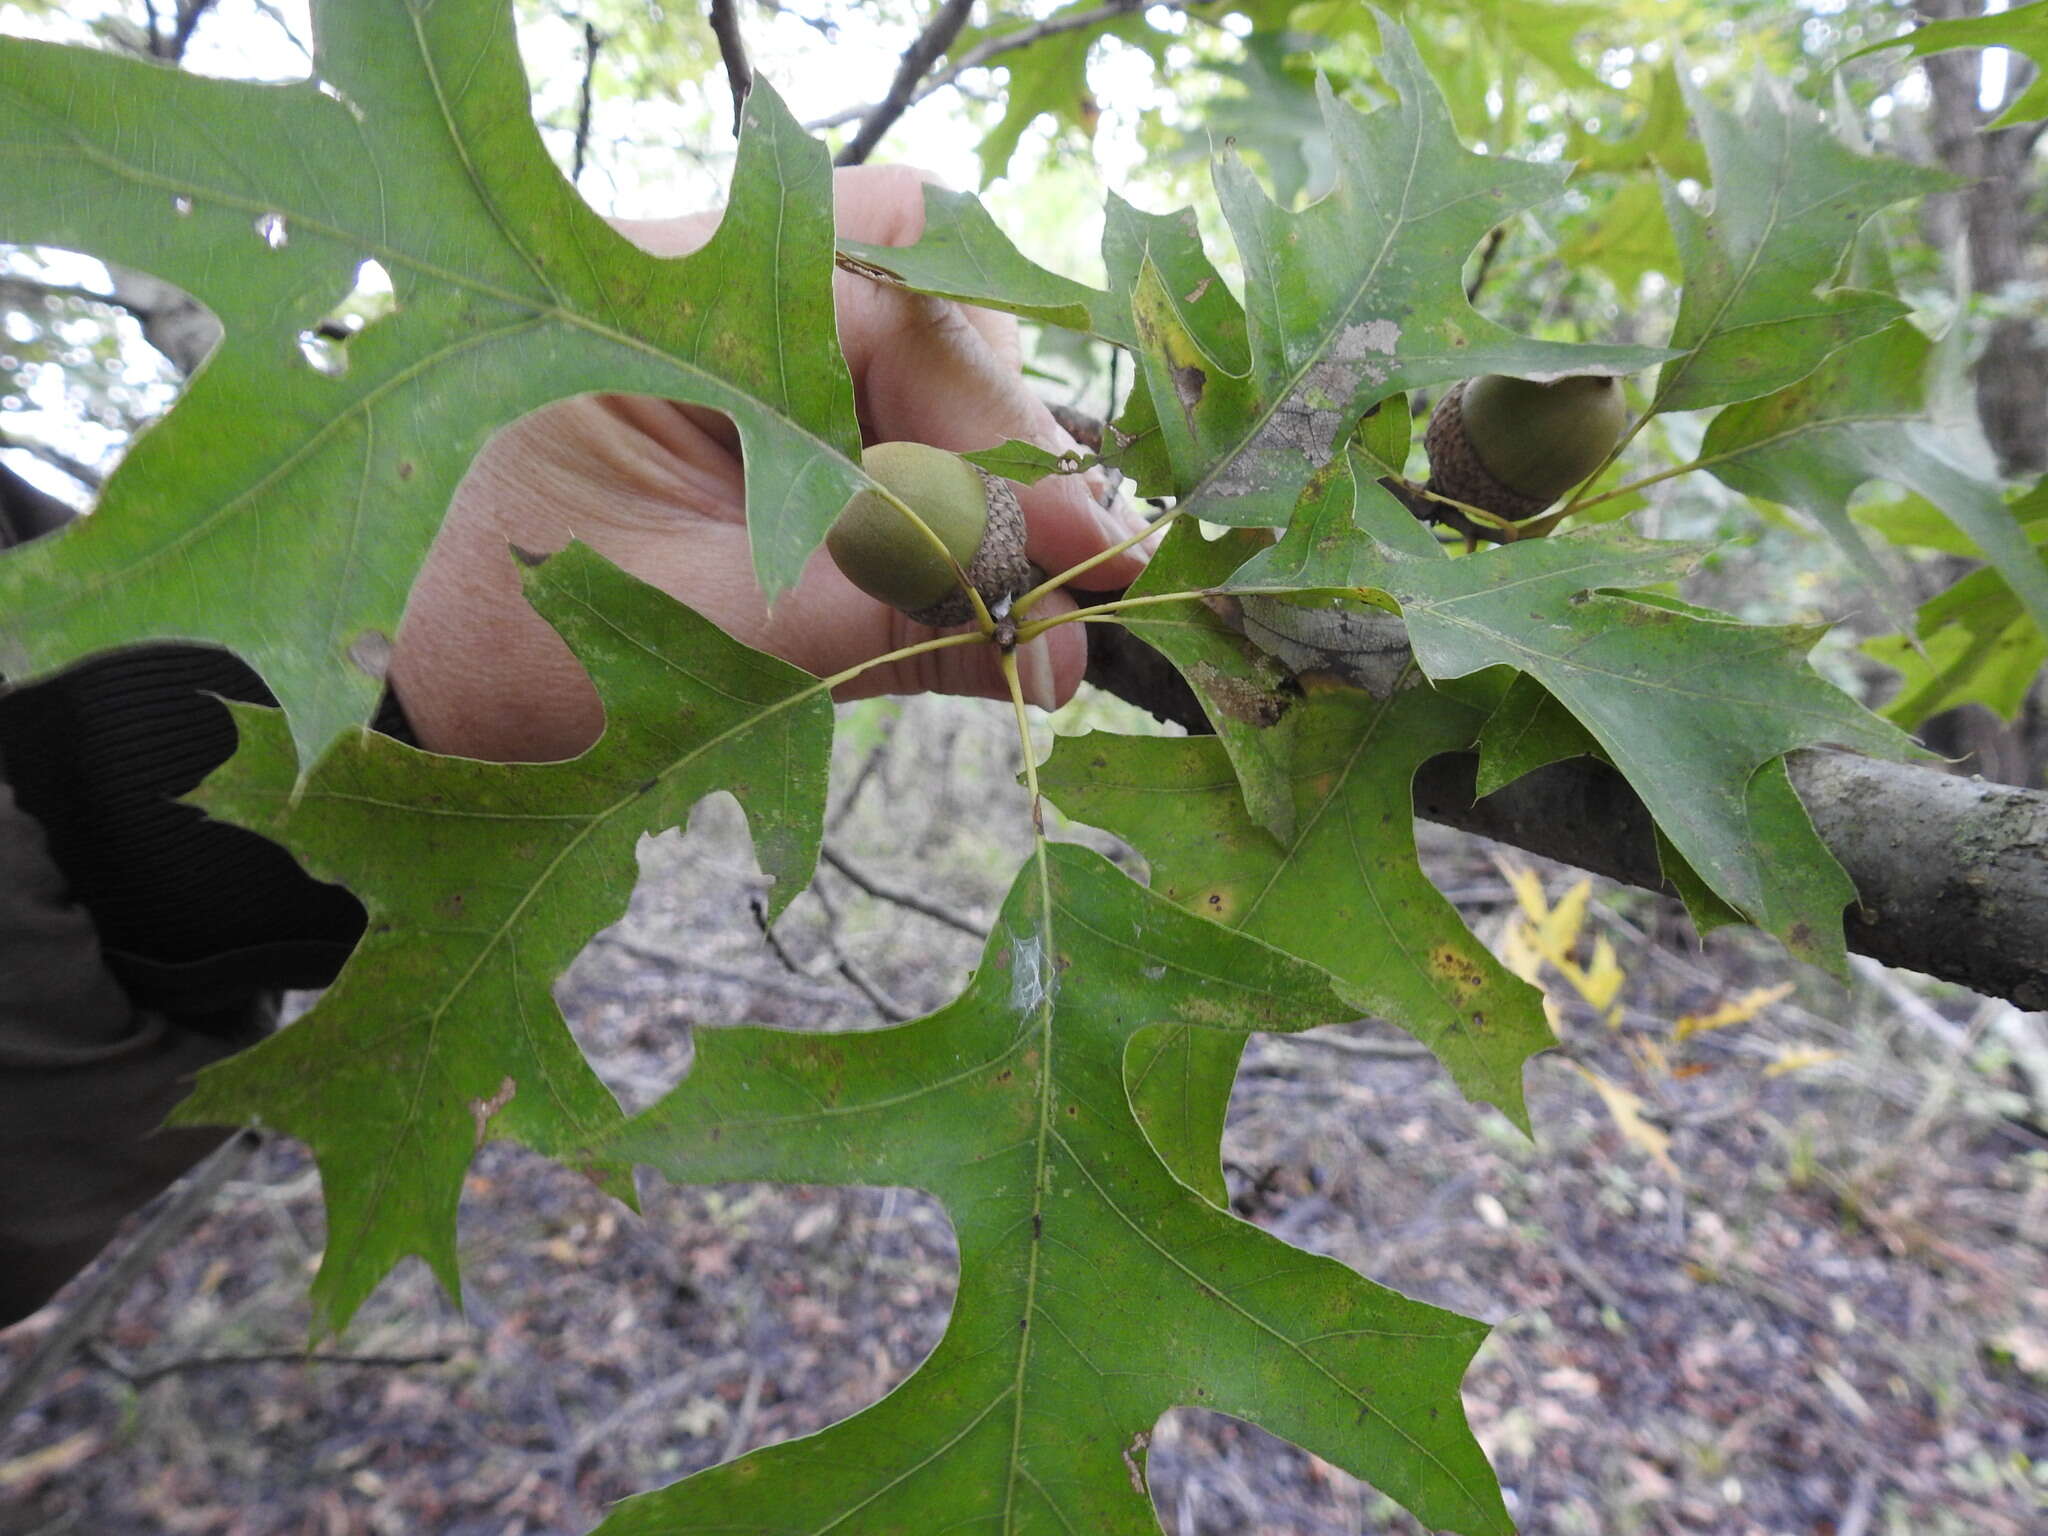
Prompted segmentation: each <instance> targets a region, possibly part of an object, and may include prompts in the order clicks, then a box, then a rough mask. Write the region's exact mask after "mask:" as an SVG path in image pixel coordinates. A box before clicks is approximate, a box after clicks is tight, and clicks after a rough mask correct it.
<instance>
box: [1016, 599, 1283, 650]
mask: <svg viewBox="0 0 2048 1536" xmlns="http://www.w3.org/2000/svg"><path fill="white" fill-rule="evenodd" d="M1218 590H1219V589H1218V588H1215V587H1196V588H1193V589H1191V590H1189V591H1186V592H1154V593H1152V594H1151V595H1149V596H1146V597H1120V598H1118V599H1116V601H1114V602H1109V603H1096V604H1095V605H1093V606H1092V607H1088V608H1076V609H1074V610H1073V611H1072V612H1070V613H1056V614H1054V615H1053V616H1052V617H1051V618H1049V619H1034V620H1033V621H1032V622H1031V623H1029V624H1019V625H1018V626H1017V643H1018V644H1019V645H1024V644H1026V643H1028V642H1030V641H1032V640H1036V639H1037V638H1038V637H1039V636H1040V635H1042V634H1044V633H1045V632H1046V631H1047V630H1048V629H1057V628H1059V626H1060V625H1062V624H1090V623H1095V622H1098V621H1103V620H1108V621H1115V620H1116V619H1117V618H1118V617H1119V616H1120V615H1121V614H1122V613H1123V611H1124V610H1125V609H1127V608H1150V607H1152V606H1154V605H1155V604H1158V603H1186V602H1193V601H1198V600H1200V599H1201V598H1205V597H1213V596H1214V595H1216V593H1217V591H1218ZM1317 590H1319V591H1320V590H1321V589H1320V588H1318V589H1317Z"/></svg>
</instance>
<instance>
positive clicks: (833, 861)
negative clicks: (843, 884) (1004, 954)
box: [818, 843, 988, 939]
mask: <svg viewBox="0 0 2048 1536" xmlns="http://www.w3.org/2000/svg"><path fill="white" fill-rule="evenodd" d="M818 857H819V858H821V859H822V860H824V861H825V862H826V863H827V864H829V865H831V866H832V868H834V869H835V870H837V871H838V872H839V873H840V874H841V875H842V876H843V877H845V879H846V880H847V882H848V883H849V884H852V885H855V886H858V887H859V888H860V889H861V890H863V891H865V892H866V893H867V894H868V895H870V896H872V897H874V898H875V900H877V901H886V902H888V903H889V904H890V905H891V906H897V907H902V908H903V909H904V910H905V911H907V912H915V913H917V914H918V915H919V916H920V917H928V918H930V919H931V920H932V921H933V922H935V923H944V924H945V925H946V926H947V927H948V928H957V929H958V930H959V931H960V932H962V933H964V934H967V935H969V936H970V937H972V938H977V939H985V938H987V937H988V930H987V929H986V928H984V927H982V926H981V924H979V923H976V922H970V921H969V920H968V919H966V918H964V917H962V916H961V915H960V914H959V913H957V912H955V911H953V910H952V909H951V908H949V907H943V906H941V905H939V903H937V902H935V901H926V900H925V899H924V898H923V897H922V896H919V895H918V894H916V893H915V892H914V891H906V890H904V889H903V888H902V887H901V886H893V885H889V884H886V883H885V882H883V881H881V880H877V879H876V878H875V877H874V876H873V875H870V874H868V873H866V872H865V871H863V870H861V869H859V868H857V867H856V866H855V865H853V864H852V863H850V862H849V861H848V860H847V857H846V855H845V854H843V853H841V852H840V851H839V850H838V849H837V848H834V847H833V846H832V845H831V844H830V843H826V844H825V845H824V846H823V847H821V848H820V849H819V850H818Z"/></svg>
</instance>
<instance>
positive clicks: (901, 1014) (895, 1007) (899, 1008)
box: [811, 885, 917, 1024]
mask: <svg viewBox="0 0 2048 1536" xmlns="http://www.w3.org/2000/svg"><path fill="white" fill-rule="evenodd" d="M811 894H812V895H813V896H814V897H816V898H817V901H818V905H819V906H820V907H822V908H823V909H824V912H825V947H826V949H828V950H830V951H831V954H832V960H833V968H834V969H835V970H837V971H838V972H839V974H840V975H842V976H844V977H845V978H846V979H847V980H848V981H849V982H851V983H853V985H854V987H855V988H856V989H858V991H859V992H860V995H861V996H862V997H865V998H866V999H867V1000H868V1003H869V1005H870V1006H871V1007H873V1008H874V1010H875V1012H877V1013H879V1014H880V1015H881V1016H882V1017H883V1018H885V1019H887V1020H888V1021H889V1022H890V1023H891V1024H901V1023H903V1022H904V1020H906V1019H912V1018H915V1017H916V1016H917V1014H916V1010H914V1009H911V1008H906V1007H905V1006H904V1005H903V1004H902V1003H899V1002H898V1001H896V999H895V998H894V997H892V996H891V995H890V994H889V991H888V989H887V988H885V987H884V986H882V984H881V983H880V982H878V981H876V980H875V979H874V978H873V977H872V976H870V975H868V974H867V972H865V971H863V970H862V969H861V968H860V967H859V966H858V965H856V964H854V961H853V956H851V955H849V954H848V953H847V952H846V949H845V947H844V946H843V945H841V944H840V942H839V908H838V907H836V906H835V905H833V902H832V897H831V895H830V894H829V893H828V892H827V891H826V890H825V888H824V887H823V886H822V885H814V886H812V887H811Z"/></svg>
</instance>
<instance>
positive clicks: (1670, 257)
mask: <svg viewBox="0 0 2048 1536" xmlns="http://www.w3.org/2000/svg"><path fill="white" fill-rule="evenodd" d="M1557 260H1558V262H1559V263H1560V264H1561V265H1562V266H1564V267H1565V268H1566V269H1567V270H1571V271H1576V270H1578V269H1579V268H1581V267H1591V268H1593V269H1595V270H1596V271H1599V272H1604V273H1605V274H1606V275H1607V279H1608V281H1610V282H1611V283H1613V284H1614V286H1615V287H1616V288H1618V289H1620V290H1621V292H1622V294H1623V295H1624V296H1627V297H1633V296H1634V294H1635V292H1636V289H1637V286H1638V285H1639V284H1640V283H1641V282H1642V280H1643V274H1644V273H1645V272H1674V273H1675V272H1676V271H1677V270H1678V248H1677V247H1676V246H1675V245H1673V244H1672V243H1671V226H1670V225H1669V224H1668V223H1666V222H1665V219H1664V205H1663V202H1662V200H1661V199H1660V198H1659V197H1658V196H1657V189H1656V187H1654V186H1653V185H1651V184H1650V183H1649V182H1647V181H1630V182H1625V183H1623V184H1622V185H1621V186H1619V187H1617V188H1616V189H1615V190H1614V195H1613V196H1611V197H1609V198H1607V199H1606V200H1605V201H1603V202H1601V203H1598V204H1596V205H1595V206H1594V208H1593V209H1592V210H1591V211H1590V212H1588V213H1586V214H1585V215H1583V216H1582V217H1580V218H1577V219H1574V220H1573V221H1572V223H1571V224H1570V225H1568V226H1567V232H1566V234H1565V239H1564V242H1563V243H1562V244H1561V245H1559V246H1558V248H1557Z"/></svg>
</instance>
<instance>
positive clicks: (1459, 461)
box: [1422, 373, 1628, 538]
mask: <svg viewBox="0 0 2048 1536" xmlns="http://www.w3.org/2000/svg"><path fill="white" fill-rule="evenodd" d="M1627 425H1628V405H1627V403H1626V402H1625V401H1624V400H1623V399H1622V395H1621V381H1620V380H1619V379H1614V378H1608V377H1606V376H1604V375H1592V374H1581V375H1577V376H1574V377H1572V378H1567V379H1557V380H1555V381H1553V382H1551V383H1548V384H1538V383H1534V382H1532V381H1530V380H1528V379H1515V378H1509V377H1508V376H1507V375H1505V374H1499V373H1489V374H1487V375H1485V376H1484V377H1483V378H1477V379H1467V380H1465V381H1464V382H1462V383H1460V384H1458V385H1456V386H1455V387H1454V388H1452V389H1451V390H1450V391H1448V392H1447V393H1446V394H1445V395H1444V397H1443V399H1442V400H1441V401H1440V402H1438V404H1437V408H1436V409H1435V410H1434V411H1433V412H1431V413H1430V418H1429V429H1428V431H1427V432H1425V433H1424V434H1423V440H1422V441H1423V447H1424V448H1425V449H1426V450H1427V451H1428V453H1429V489H1430V490H1432V491H1435V492H1436V493H1437V494H1438V495H1441V496H1449V497H1451V498H1452V499H1453V500H1456V501H1462V502H1464V503H1466V504H1467V505H1468V506H1474V507H1480V508H1483V509H1484V510H1486V511H1488V512H1491V513H1493V515H1494V516H1496V517H1501V518H1506V519H1507V520H1508V521H1509V522H1516V523H1518V522H1522V521H1524V520H1526V519H1528V518H1532V517H1534V516H1536V514H1537V513H1539V512H1541V511H1542V510H1543V509H1544V508H1545V507H1548V506H1549V505H1550V504H1551V503H1552V502H1554V501H1556V500H1557V498H1558V497H1560V496H1562V495H1563V494H1564V493H1565V492H1566V491H1569V490H1570V489H1571V488H1572V487H1573V486H1575V485H1577V484H1578V483H1579V482H1580V481H1581V480H1583V479H1585V478H1586V476H1588V475H1590V474H1592V473H1593V471H1594V470H1596V469H1598V468H1599V467H1600V463H1601V461H1602V460H1603V459H1605V458H1606V457H1607V455H1608V453H1609V451H1611V450H1612V449H1613V447H1614V445H1615V444H1616V443H1618V442H1619V441H1621V434H1622V430H1623V429H1624V428H1625V427H1626V426H1627ZM1441 510H1442V512H1443V517H1442V521H1444V522H1446V523H1449V524H1450V525H1452V526H1453V527H1455V528H1457V529H1459V530H1460V531H1461V532H1464V533H1467V534H1473V535H1475V536H1477V537H1480V538H1487V537H1491V536H1492V535H1490V534H1489V533H1488V532H1487V530H1486V529H1485V528H1483V527H1475V526H1472V525H1471V520H1470V519H1469V518H1465V517H1461V516H1459V515H1458V513H1457V512H1456V510H1455V509H1453V508H1443V509H1441Z"/></svg>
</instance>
